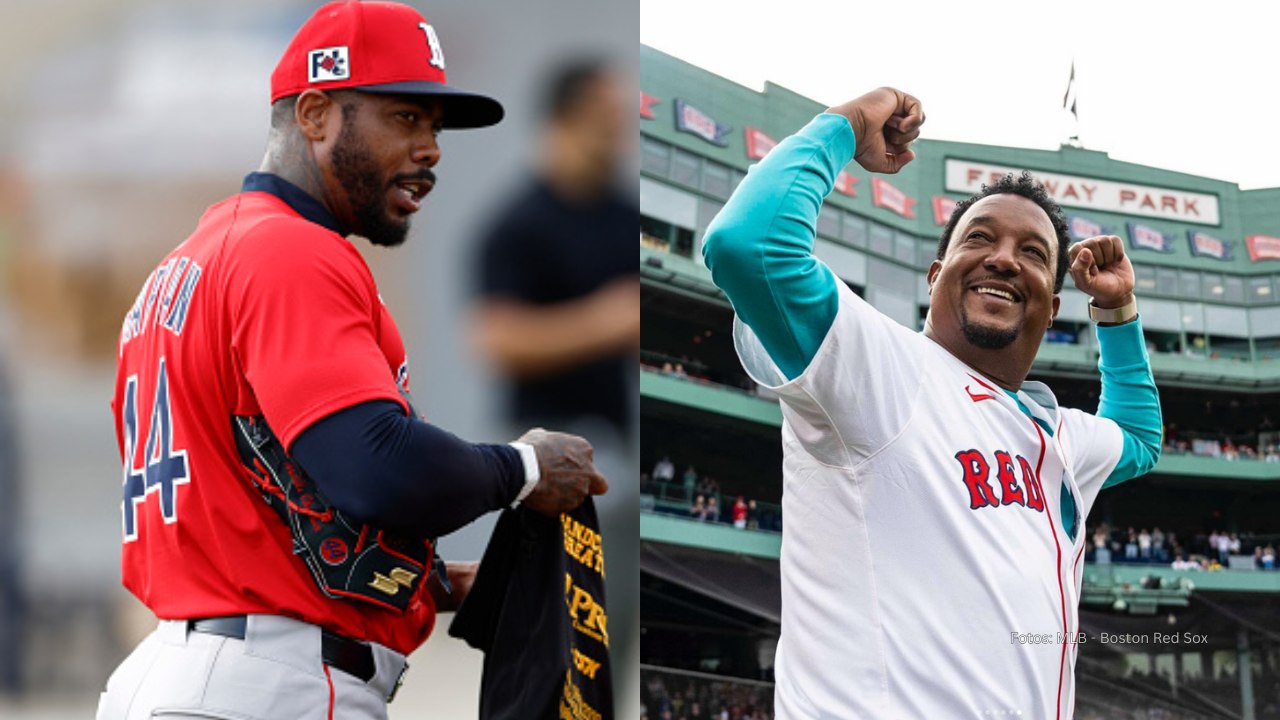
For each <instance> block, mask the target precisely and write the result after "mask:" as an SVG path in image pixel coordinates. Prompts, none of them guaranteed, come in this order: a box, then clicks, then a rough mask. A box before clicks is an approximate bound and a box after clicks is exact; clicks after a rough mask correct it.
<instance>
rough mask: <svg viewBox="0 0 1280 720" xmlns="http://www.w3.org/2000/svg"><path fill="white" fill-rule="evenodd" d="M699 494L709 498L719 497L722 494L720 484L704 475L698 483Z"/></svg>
mask: <svg viewBox="0 0 1280 720" xmlns="http://www.w3.org/2000/svg"><path fill="white" fill-rule="evenodd" d="M698 492H700V493H702V494H703V495H706V496H707V497H711V496H712V495H716V496H718V495H719V494H720V483H718V482H716V479H715V478H713V477H711V476H710V475H707V474H703V476H702V479H701V480H699V481H698Z"/></svg>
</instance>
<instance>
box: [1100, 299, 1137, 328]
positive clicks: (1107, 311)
mask: <svg viewBox="0 0 1280 720" xmlns="http://www.w3.org/2000/svg"><path fill="white" fill-rule="evenodd" d="M1136 317H1138V299H1137V298H1136V297H1135V298H1134V299H1132V300H1130V301H1129V302H1128V303H1126V304H1124V305H1121V306H1120V307H1118V308H1100V307H1098V306H1097V305H1094V304H1093V300H1090V301H1089V319H1090V320H1092V321H1094V322H1096V323H1111V324H1113V325H1119V324H1120V323H1127V322H1129V321H1130V320H1132V319H1134V318H1136Z"/></svg>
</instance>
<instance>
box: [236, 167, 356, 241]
mask: <svg viewBox="0 0 1280 720" xmlns="http://www.w3.org/2000/svg"><path fill="white" fill-rule="evenodd" d="M240 192H264V193H269V194H271V195H275V196H276V197H278V198H280V199H281V200H283V201H284V203H285V204H286V205H288V206H289V207H291V208H293V211H294V212H296V213H298V214H299V215H301V216H302V217H303V218H304V219H306V220H310V221H311V222H313V223H315V224H317V225H320V226H321V227H324V228H327V229H329V230H332V231H333V232H336V233H338V234H339V235H346V233H345V232H343V231H342V228H341V226H339V225H338V219H337V218H335V217H334V216H333V213H331V212H329V210H328V209H327V208H325V206H324V205H322V204H321V203H320V201H319V200H316V199H315V198H313V197H311V196H310V195H308V194H307V192H306V191H305V190H303V189H302V188H300V187H298V186H297V185H294V184H293V183H291V182H289V181H288V180H285V179H284V178H282V177H280V176H279V175H273V174H271V173H264V172H251V173H249V174H248V175H246V176H245V178H244V184H243V185H241V186H240Z"/></svg>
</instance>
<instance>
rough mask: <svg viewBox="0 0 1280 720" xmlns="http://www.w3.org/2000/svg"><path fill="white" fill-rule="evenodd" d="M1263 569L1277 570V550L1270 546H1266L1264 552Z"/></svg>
mask: <svg viewBox="0 0 1280 720" xmlns="http://www.w3.org/2000/svg"><path fill="white" fill-rule="evenodd" d="M1262 569H1263V570H1275V569H1276V549H1275V548H1273V547H1271V546H1270V545H1268V546H1266V547H1265V548H1263V550H1262Z"/></svg>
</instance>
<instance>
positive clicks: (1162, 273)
mask: <svg viewBox="0 0 1280 720" xmlns="http://www.w3.org/2000/svg"><path fill="white" fill-rule="evenodd" d="M1156 293H1157V294H1159V295H1166V296H1169V297H1176V296H1177V295H1178V271H1177V270H1174V269H1172V268H1156Z"/></svg>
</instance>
